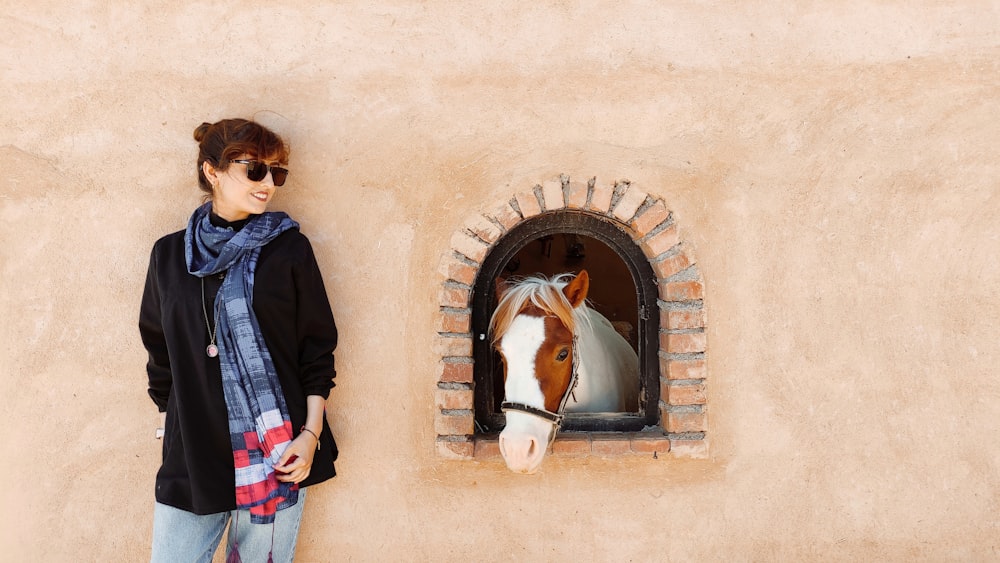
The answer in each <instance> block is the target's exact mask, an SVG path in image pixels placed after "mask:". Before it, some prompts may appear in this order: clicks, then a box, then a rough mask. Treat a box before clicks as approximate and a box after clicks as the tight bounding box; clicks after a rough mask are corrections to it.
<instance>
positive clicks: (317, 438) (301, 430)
mask: <svg viewBox="0 0 1000 563" xmlns="http://www.w3.org/2000/svg"><path fill="white" fill-rule="evenodd" d="M302 432H308V433H310V434H312V435H313V437H314V438H316V451H319V436H316V433H315V432H313V431H312V430H309V429H308V428H306V425H305V424H303V425H302V428H299V433H302Z"/></svg>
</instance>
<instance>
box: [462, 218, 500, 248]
mask: <svg viewBox="0 0 1000 563" xmlns="http://www.w3.org/2000/svg"><path fill="white" fill-rule="evenodd" d="M465 226H466V228H468V229H469V230H470V231H472V232H473V233H475V235H476V236H478V237H479V238H481V239H483V240H484V241H486V242H488V243H490V244H492V243H494V242H496V241H497V240H499V239H500V237H501V236H502V235H503V231H501V230H500V227H498V226H496V224H494V223H493V221H490V220H489V219H487V218H486V217H483V216H482V215H476V216H474V217H473V218H471V219H469V220H468V221H466V223H465Z"/></svg>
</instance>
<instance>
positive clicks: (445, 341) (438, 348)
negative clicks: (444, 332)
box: [434, 336, 472, 358]
mask: <svg viewBox="0 0 1000 563" xmlns="http://www.w3.org/2000/svg"><path fill="white" fill-rule="evenodd" d="M434 351H435V352H437V353H438V354H440V355H441V356H453V357H461V358H466V357H472V338H467V337H459V336H438V337H437V339H436V340H435V344H434Z"/></svg>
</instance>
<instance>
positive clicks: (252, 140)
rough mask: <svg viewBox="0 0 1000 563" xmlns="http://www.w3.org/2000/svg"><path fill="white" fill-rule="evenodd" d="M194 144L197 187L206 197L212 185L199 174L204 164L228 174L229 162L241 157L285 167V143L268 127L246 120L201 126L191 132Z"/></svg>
mask: <svg viewBox="0 0 1000 563" xmlns="http://www.w3.org/2000/svg"><path fill="white" fill-rule="evenodd" d="M194 140H195V141H198V187H200V188H201V190H202V191H203V192H205V193H207V194H208V195H209V196H211V195H212V184H211V183H210V182H209V181H208V178H206V177H205V173H204V171H203V170H202V168H203V167H202V164H203V163H205V162H208V163H209V164H211V165H212V166H213V167H214V168H215V169H217V170H219V171H225V170H227V169H228V168H229V161H231V160H232V159H234V158H239V156H240V155H249V156H250V157H251V158H267V159H271V160H277V161H278V162H280V163H281V164H287V163H288V145H287V144H285V141H284V140H282V139H281V137H279V136H278V135H277V133H275V132H273V131H271V130H270V129H268V128H267V127H264V126H263V125H261V124H259V123H255V122H253V121H250V120H247V119H239V118H237V119H223V120H222V121H218V122H216V123H207V122H206V123H202V124H201V125H199V126H198V127H197V128H195V130H194Z"/></svg>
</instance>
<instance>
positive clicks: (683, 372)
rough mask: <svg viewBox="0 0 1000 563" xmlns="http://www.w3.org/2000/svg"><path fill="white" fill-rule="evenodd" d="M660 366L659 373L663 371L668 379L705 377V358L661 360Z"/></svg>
mask: <svg viewBox="0 0 1000 563" xmlns="http://www.w3.org/2000/svg"><path fill="white" fill-rule="evenodd" d="M664 363H665V364H666V366H664V365H663V364H664ZM660 368H661V373H665V374H666V376H667V379H670V380H677V379H705V360H670V361H661V362H660Z"/></svg>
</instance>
